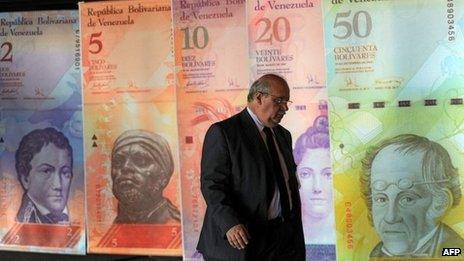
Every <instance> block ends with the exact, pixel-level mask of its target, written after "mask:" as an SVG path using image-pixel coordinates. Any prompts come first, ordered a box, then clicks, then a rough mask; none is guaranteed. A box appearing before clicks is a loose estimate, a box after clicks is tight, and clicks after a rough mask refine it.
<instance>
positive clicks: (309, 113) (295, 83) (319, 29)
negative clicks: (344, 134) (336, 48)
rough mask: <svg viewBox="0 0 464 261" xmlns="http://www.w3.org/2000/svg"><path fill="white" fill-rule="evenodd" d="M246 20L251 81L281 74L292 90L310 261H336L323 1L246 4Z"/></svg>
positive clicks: (291, 125)
mask: <svg viewBox="0 0 464 261" xmlns="http://www.w3.org/2000/svg"><path fill="white" fill-rule="evenodd" d="M247 19H248V35H249V39H248V45H249V60H250V64H251V75H252V77H253V79H256V78H257V77H259V76H261V75H263V74H266V73H274V74H279V75H282V76H283V77H285V79H286V80H287V81H288V83H289V86H290V89H291V92H290V100H291V101H293V103H291V104H289V111H288V113H287V115H286V116H285V117H284V119H283V122H282V125H283V126H285V127H286V128H288V129H289V130H290V132H291V133H292V137H293V147H294V149H293V154H294V158H295V162H296V163H297V166H298V167H297V173H296V174H297V175H298V178H299V180H300V183H301V188H300V196H301V201H302V213H303V215H302V220H303V227H304V236H305V243H306V249H307V251H306V258H307V260H313V259H324V260H335V225H334V211H333V197H332V193H333V191H332V172H331V168H330V147H329V143H330V142H329V126H328V115H327V89H326V86H325V85H326V81H325V61H324V59H325V55H324V39H323V37H324V33H323V23H322V1H314V0H313V1H298V0H296V1H295V0H286V1H282V0H281V1H258V0H254V1H248V2H247ZM334 193H336V192H334Z"/></svg>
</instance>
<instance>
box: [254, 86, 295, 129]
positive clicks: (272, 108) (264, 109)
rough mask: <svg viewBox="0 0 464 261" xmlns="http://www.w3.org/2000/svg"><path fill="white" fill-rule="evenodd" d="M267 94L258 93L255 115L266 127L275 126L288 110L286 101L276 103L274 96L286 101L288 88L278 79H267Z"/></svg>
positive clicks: (288, 92)
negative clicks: (258, 99)
mask: <svg viewBox="0 0 464 261" xmlns="http://www.w3.org/2000/svg"><path fill="white" fill-rule="evenodd" d="M269 85H270V86H269V94H270V95H266V94H260V93H259V94H258V95H259V97H260V102H259V101H258V105H259V106H258V107H257V111H256V115H257V116H258V118H259V120H260V121H261V122H262V123H263V124H264V125H265V126H267V127H271V128H272V127H274V126H277V125H278V124H279V123H280V121H281V120H282V118H283V117H284V115H285V112H286V111H288V106H287V104H286V103H282V104H277V103H276V102H275V100H276V98H282V99H283V100H284V101H288V100H289V98H290V90H289V89H288V88H287V87H285V86H284V85H282V84H280V83H279V82H278V81H275V80H269Z"/></svg>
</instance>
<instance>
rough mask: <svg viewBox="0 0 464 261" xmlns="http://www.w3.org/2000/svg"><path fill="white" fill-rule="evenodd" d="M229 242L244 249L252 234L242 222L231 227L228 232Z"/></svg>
mask: <svg viewBox="0 0 464 261" xmlns="http://www.w3.org/2000/svg"><path fill="white" fill-rule="evenodd" d="M226 236H227V240H228V241H229V244H230V245H231V246H232V247H234V248H237V249H244V248H245V247H246V245H248V240H249V239H250V234H248V230H247V229H246V227H245V226H244V225H242V224H238V225H235V226H233V227H232V228H230V229H229V231H227V233H226Z"/></svg>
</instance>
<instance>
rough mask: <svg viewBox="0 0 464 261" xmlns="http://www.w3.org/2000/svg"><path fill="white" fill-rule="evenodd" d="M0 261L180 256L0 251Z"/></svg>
mask: <svg viewBox="0 0 464 261" xmlns="http://www.w3.org/2000/svg"><path fill="white" fill-rule="evenodd" d="M0 260H1V261H26V260H27V261H31V260H33V261H80V260H83V261H110V260H111V261H113V260H114V261H116V260H118V261H119V260H120V261H141V260H148V261H180V260H182V257H158V256H152V257H148V256H119V255H118V256H116V255H95V254H87V255H85V256H75V255H57V254H42V253H40V254H39V253H21V252H9V251H0Z"/></svg>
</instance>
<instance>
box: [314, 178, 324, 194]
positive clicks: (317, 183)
mask: <svg viewBox="0 0 464 261" xmlns="http://www.w3.org/2000/svg"><path fill="white" fill-rule="evenodd" d="M321 192H322V188H321V178H320V176H319V175H317V174H314V175H313V194H320V193H321Z"/></svg>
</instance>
